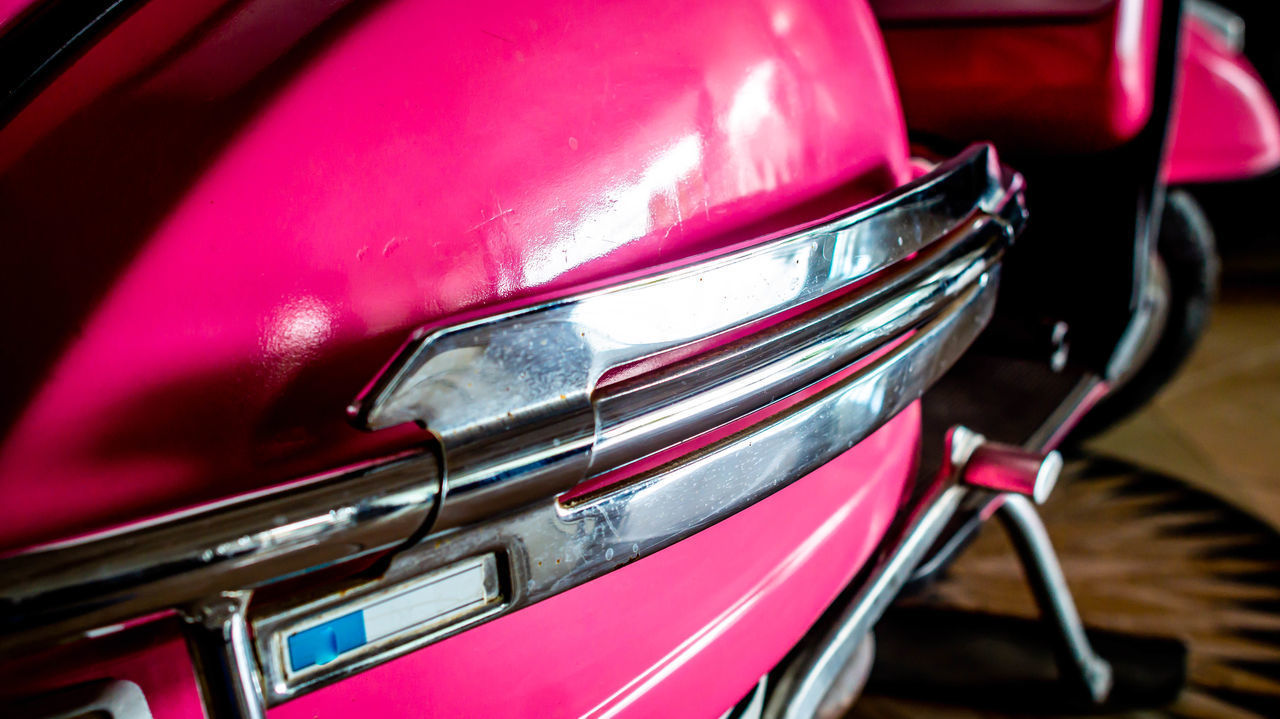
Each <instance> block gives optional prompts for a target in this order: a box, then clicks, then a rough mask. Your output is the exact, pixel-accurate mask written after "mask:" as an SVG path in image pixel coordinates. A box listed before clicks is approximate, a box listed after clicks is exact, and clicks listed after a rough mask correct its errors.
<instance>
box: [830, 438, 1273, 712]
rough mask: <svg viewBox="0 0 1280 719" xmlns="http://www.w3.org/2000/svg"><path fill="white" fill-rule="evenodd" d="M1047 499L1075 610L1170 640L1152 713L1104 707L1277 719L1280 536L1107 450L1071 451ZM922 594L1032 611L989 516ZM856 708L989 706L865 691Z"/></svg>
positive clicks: (971, 605)
mask: <svg viewBox="0 0 1280 719" xmlns="http://www.w3.org/2000/svg"><path fill="white" fill-rule="evenodd" d="M1070 475H1071V479H1070V480H1069V481H1067V482H1066V483H1065V485H1064V486H1062V487H1061V488H1060V489H1059V491H1058V493H1057V495H1056V496H1055V497H1054V499H1053V500H1052V501H1051V502H1050V503H1049V504H1048V505H1047V506H1046V507H1045V508H1044V517H1045V520H1046V523H1047V525H1048V527H1049V531H1050V533H1051V535H1052V536H1053V538H1054V542H1055V545H1056V546H1057V549H1058V551H1059V554H1060V555H1061V557H1062V561H1063V568H1064V570H1065V572H1066V574H1067V576H1068V578H1069V579H1070V581H1071V584H1072V587H1073V590H1074V591H1075V593H1076V598H1077V601H1078V602H1079V605H1080V611H1081V614H1082V615H1083V616H1084V618H1085V621H1086V623H1087V624H1088V625H1089V626H1091V627H1098V628H1102V629H1109V630H1114V631H1120V632H1132V633H1137V634H1144V635H1154V636H1171V637H1176V638H1179V639H1181V640H1183V641H1184V642H1186V644H1187V645H1188V648H1189V650H1190V651H1189V667H1188V669H1189V676H1188V684H1187V687H1186V689H1185V690H1184V691H1183V693H1182V695H1181V696H1180V697H1179V699H1178V701H1177V702H1176V703H1175V704H1174V705H1172V706H1170V707H1167V708H1165V709H1162V710H1160V711H1146V712H1128V713H1125V714H1116V715H1112V716H1123V717H1133V718H1135V719H1136V718H1137V717H1143V718H1150V719H1154V718H1155V717H1178V718H1179V719H1182V718H1185V719H1202V718H1203V719H1208V718H1211V717H1212V718H1214V719H1218V718H1223V719H1234V718H1236V717H1241V718H1244V717H1250V718H1252V717H1280V534H1278V533H1277V532H1275V531H1274V530H1273V529H1271V527H1269V526H1268V525H1267V524H1265V523H1264V522H1261V521H1259V520H1257V519H1255V518H1254V517H1252V516H1250V515H1249V514H1246V513H1244V512H1242V511H1240V510H1238V509H1235V508H1233V507H1231V506H1230V505H1227V504H1225V503H1223V502H1222V501H1221V500H1219V499H1217V498H1216V497H1214V496H1213V495H1210V494H1208V493H1205V492H1201V491H1198V490H1196V489H1192V488H1190V487H1188V486H1187V485H1186V484H1185V483H1183V482H1180V481H1178V480H1175V479H1172V478H1169V477H1166V476H1162V475H1159V474H1155V473H1151V472H1147V471H1143V470H1141V469H1137V468H1135V467H1133V466H1132V465H1128V464H1125V463H1122V462H1117V461H1113V460H1105V459H1090V460H1081V461H1077V462H1075V463H1073V466H1072V467H1071V468H1070ZM925 599H926V600H927V601H928V602H932V603H938V604H940V605H944V606H948V607H958V608H963V609H972V610H979V611H984V612H991V613H997V614H1007V615H1015V616H1034V614H1035V611H1034V607H1033V605H1032V600H1031V596H1030V593H1029V592H1028V591H1027V589H1026V586H1025V584H1024V582H1023V579H1022V575H1021V569H1020V568H1019V567H1018V565H1017V563H1016V562H1015V561H1014V559H1013V557H1012V554H1011V552H1010V551H1009V547H1008V544H1007V543H1006V539H1005V537H1004V536H1003V534H1002V532H1001V531H1000V529H999V527H997V526H995V525H992V526H989V527H987V528H986V529H985V530H984V531H983V533H982V535H981V536H980V537H979V538H978V539H977V541H976V542H975V543H974V545H973V546H972V548H971V549H970V550H969V552H968V553H966V555H965V556H964V557H963V558H962V559H961V560H960V561H959V562H958V563H957V564H956V565H955V567H953V569H952V571H951V573H950V576H949V577H948V578H947V579H946V580H945V581H943V582H941V583H940V584H938V585H937V586H935V587H934V588H932V589H931V591H930V593H929V595H928V596H927V597H926V598H925ZM852 716H853V717H856V718H858V719H891V718H893V719H896V718H898V717H926V716H928V717H944V718H948V719H949V718H952V717H954V718H956V719H959V718H961V717H965V718H970V717H974V718H976V717H991V716H996V715H993V714H987V713H981V712H976V711H973V710H968V709H964V708H959V707H941V706H933V705H928V704H922V703H919V702H906V701H902V700H898V699H889V698H884V697H868V698H865V699H864V701H862V702H860V703H859V706H858V707H857V709H856V710H855V712H854V713H853V714H852Z"/></svg>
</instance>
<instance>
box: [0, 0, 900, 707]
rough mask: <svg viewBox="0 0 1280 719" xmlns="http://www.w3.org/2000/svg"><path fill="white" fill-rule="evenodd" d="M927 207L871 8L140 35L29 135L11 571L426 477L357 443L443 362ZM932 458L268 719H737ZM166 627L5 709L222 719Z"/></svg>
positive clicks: (13, 186) (17, 138)
mask: <svg viewBox="0 0 1280 719" xmlns="http://www.w3.org/2000/svg"><path fill="white" fill-rule="evenodd" d="M912 173H913V170H912V167H911V166H910V164H909V158H908V154H907V147H906V140H905V133H904V129H903V123H902V116H901V110H900V107H899V104H898V100H897V97H896V91H895V88H894V84H893V80H892V77H891V75H890V72H889V68H888V63H887V58H886V56H885V54H884V50H883V46H882V44H881V40H880V36H879V31H878V29H877V27H876V24H875V20H874V18H873V17H872V16H871V13H870V11H869V10H868V9H867V7H865V6H864V5H863V4H862V3H861V2H854V3H847V4H830V3H823V2H808V1H798V0H782V1H763V2H753V3H747V4H743V3H732V4H730V3H700V4H696V5H690V4H688V3H670V2H647V1H646V2H642V3H630V4H625V5H618V6H607V5H605V6H590V7H586V8H584V7H583V6H581V5H580V4H578V3H556V2H536V3H532V4H531V3H527V2H525V3H506V2H481V3H468V4H464V5H449V4H437V3H425V2H417V1H413V0H397V1H393V2H385V3H378V4H366V5H358V4H351V5H350V6H344V4H343V3H327V4H319V5H317V4H315V3H284V4H280V3H269V2H260V1H257V0H251V1H250V2H247V3H243V4H238V5H237V4H230V3H226V4H222V3H217V2H202V3H176V2H170V1H168V0H155V1H153V2H149V3H146V4H144V5H142V6H141V7H140V8H139V9H138V10H137V11H136V12H135V13H134V14H133V15H131V16H130V17H128V18H127V19H126V20H125V21H123V23H121V24H120V25H119V26H118V27H116V28H115V29H113V30H112V31H111V32H110V33H108V34H106V35H105V36H104V37H103V38H102V39H101V40H100V41H99V42H98V43H97V44H96V45H94V46H93V47H92V48H91V49H90V50H89V51H88V52H87V53H86V54H85V55H84V56H83V57H82V58H81V59H79V60H78V61H77V62H76V63H75V64H74V65H73V66H71V67H70V68H69V69H68V70H67V71H66V72H64V73H63V74H62V75H61V76H59V77H58V78H57V79H56V80H55V81H54V82H53V84H52V85H51V86H50V87H48V88H47V89H46V90H45V91H43V92H42V93H41V94H40V95H39V96H37V97H36V98H35V99H34V101H33V102H32V103H31V104H30V105H29V106H27V107H26V108H25V109H24V110H23V111H22V112H21V114H19V115H17V116H16V117H15V118H14V119H13V120H12V121H10V122H9V124H8V125H7V126H5V127H4V128H3V129H2V130H0V204H2V206H3V212H2V213H0V214H3V215H4V216H5V218H6V222H5V224H6V244H7V247H8V250H9V262H10V267H11V268H12V269H13V272H12V277H13V281H12V282H11V283H8V285H7V289H6V290H5V292H6V295H5V302H6V304H7V305H8V306H10V307H17V306H19V304H20V303H21V304H26V305H28V306H30V305H31V303H32V302H37V303H38V304H39V308H40V311H39V312H31V313H25V312H10V313H6V315H5V319H4V322H5V323H6V326H5V330H6V332H5V333H6V334H7V335H9V336H11V337H22V338H24V341H25V349H24V355H23V356H22V357H14V356H12V355H10V358H8V359H6V364H7V365H8V364H12V365H14V366H12V367H8V366H7V367H6V371H7V372H10V373H12V374H14V375H15V376H17V377H20V378H21V381H20V382H18V383H17V385H18V386H21V387H30V388H31V389H30V392H29V394H28V395H26V396H20V397H17V398H15V399H14V401H13V402H12V404H11V405H10V406H6V407H5V411H6V413H7V414H6V415H5V419H6V421H7V422H8V423H10V426H9V427H8V431H7V435H6V438H5V440H4V444H3V445H2V446H0V500H2V502H0V503H2V504H3V506H7V507H10V508H15V510H16V508H21V511H10V512H8V513H7V516H6V521H5V522H3V523H0V546H3V547H4V548H7V549H9V550H17V549H20V548H22V547H26V546H30V545H32V544H36V543H39V542H44V541H48V540H55V539H60V538H65V537H68V536H73V535H76V534H79V533H83V532H86V531H91V530H96V529H101V528H104V527H109V526H112V525H115V524H119V523H122V522H126V521H129V520H134V519H137V518H140V517H144V516H147V515H149V514H151V513H155V512H159V511H164V510H169V509H173V508H177V507H181V506H184V505H190V504H193V503H197V502H201V501H206V500H212V499H217V498H222V497H226V496H230V495H234V494H237V493H240V492H244V491H249V490H254V489H259V488H262V487H264V486H269V485H272V484H274V483H278V482H281V481H284V480H287V479H290V478H293V477H297V476H304V475H307V474H309V473H314V472H317V471H321V470H324V469H327V468H330V467H333V466H340V465H343V464H347V463H350V462H354V461H357V460H360V459H363V458H368V457H376V456H380V455H383V454H387V453H390V452H393V451H396V450H398V449H402V448H404V447H407V446H411V445H413V444H416V443H419V442H421V441H423V436H422V434H421V433H420V430H417V429H416V428H413V427H406V428H399V429H396V430H390V431H384V432H379V433H375V434H363V433H361V432H358V431H356V430H355V429H353V428H352V427H351V426H350V425H349V424H348V423H347V421H346V416H345V411H344V410H345V407H346V405H347V404H348V403H349V402H350V401H351V399H352V397H354V396H355V395H356V394H357V392H358V391H359V390H360V388H361V386H362V385H363V384H364V383H365V382H366V381H367V380H368V379H369V378H370V377H372V376H373V375H374V374H375V373H376V372H377V371H378V369H379V367H380V366H381V364H382V363H383V362H385V360H386V359H387V357H388V356H389V355H390V353H391V352H392V351H393V350H394V349H395V348H396V346H397V345H399V344H400V343H401V342H402V341H403V340H404V338H405V337H406V336H407V335H408V334H409V333H410V332H411V331H412V330H413V329H414V328H415V327H417V326H420V325H422V324H426V323H429V322H433V321H439V320H440V319H442V318H447V317H457V316H462V315H464V314H466V313H468V312H472V313H474V312H475V311H479V310H482V309H483V308H485V307H487V306H491V305H494V304H496V303H503V302H510V301H513V300H519V299H521V298H527V297H533V296H546V295H547V294H549V293H550V294H556V293H564V292H566V291H569V290H572V289H575V288H578V287H581V286H583V285H585V284H588V283H592V282H599V281H605V280H609V279H610V278H613V277H616V276H619V275H622V274H625V273H628V272H634V271H636V270H641V269H643V268H646V267H650V266H654V265H657V264H662V263H669V262H671V261H674V260H678V259H680V258H682V257H686V256H689V255H692V254H694V253H697V252H702V251H706V250H709V249H714V248H716V247H719V246H725V245H729V244H733V243H736V242H741V241H742V240H745V239H750V238H752V237H757V236H760V235H761V234H764V233H767V232H769V231H772V230H776V229H781V228H784V227H788V226H791V225H793V224H796V223H798V222H804V221H808V220H812V219H815V218H818V217H822V216H824V215H826V214H829V213H830V212H832V211H834V210H837V209H842V208H845V207H849V206H852V205H856V204H858V203H860V202H863V201H865V200H868V199H871V198H874V197H876V196H878V195H881V194H883V193H884V192H886V191H888V190H890V189H893V188H894V187H897V186H899V185H901V184H902V183H904V182H906V181H907V180H909V179H910V178H911V177H912V176H913V175H912ZM918 442H919V412H918V409H915V408H912V409H908V410H907V411H905V412H903V413H901V414H900V415H899V417H898V418H897V419H895V420H893V421H892V422H890V423H889V424H888V425H886V426H885V427H883V428H882V429H881V430H879V432H877V433H876V434H875V435H874V436H873V437H871V438H869V439H868V440H866V441H864V442H863V443H862V444H860V445H859V446H858V447H856V448H855V449H854V450H852V451H850V452H849V453H847V454H845V455H843V456H842V457H841V458H839V459H838V460H836V461H834V462H831V463H830V464H828V465H826V466H825V467H823V468H822V469H821V470H820V471H818V472H815V473H813V474H812V475H810V476H808V477H806V478H804V479H802V480H801V481H799V482H797V483H796V484H795V485H793V486H791V487H789V488H788V489H786V490H784V491H782V492H780V493H779V494H777V495H775V496H773V497H771V498H769V499H767V500H765V501H763V502H761V503H759V504H758V505H756V506H755V507H753V508H751V509H750V510H748V511H746V512H743V513H742V514H740V515H737V516H735V517H733V518H731V519H730V520H727V521H725V522H722V523H721V524H718V525H716V526H714V527H712V528H711V529H708V530H706V531H704V532H703V533H701V534H698V535H696V536H695V537H693V538H691V539H689V540H687V541H685V542H683V543H681V544H679V545H677V546H674V547H671V548H669V549H667V550H664V551H662V552H660V553H658V554H657V555H654V556H652V557H649V558H646V559H644V560H641V561H639V562H637V563H635V564H633V565H631V566H628V567H626V568H624V569H622V570H620V571H618V572H615V573H613V574H611V575H608V576H606V577H604V578H602V579H601V580H598V581H595V582H592V583H590V584H588V585H586V586H583V587H581V588H579V589H577V590H574V591H570V592H568V593H566V594H564V595H561V596H559V597H556V598H554V599H553V600H549V601H547V602H544V603H542V604H540V605H537V606H535V607H533V608H531V609H530V610H529V611H522V612H517V613H516V614H513V615H511V616H509V617H506V618H503V619H500V620H498V621H495V622H493V623H491V624H488V625H486V626H483V627H480V628H477V629H476V630H474V631H468V632H465V633H463V634H462V635H459V636H458V637H455V638H453V639H450V640H447V641H444V642H442V643H440V644H437V645H434V646H431V647H429V648H428V649H427V650H424V651H419V652H416V653H414V654H412V655H410V656H406V657H404V658H402V659H400V660H397V661H395V662H392V663H390V664H387V665H385V666H382V667H380V668H378V669H376V670H372V671H369V672H365V673H363V674H360V675H358V676H356V677H353V678H350V679H348V680H345V681H343V682H340V683H339V684H337V685H334V686H332V687H329V688H327V689H325V690H321V691H319V692H316V693H314V694H311V695H308V696H306V697H303V698H301V699H298V700H295V701H293V702H290V703H287V704H285V705H282V706H281V707H279V708H278V709H276V710H274V711H273V716H316V715H322V716H358V715H368V716H379V717H394V716H421V715H422V714H423V713H433V714H436V715H440V716H494V715H529V716H545V715H547V714H548V713H553V714H561V715H569V714H597V715H609V716H612V715H615V714H619V713H626V714H628V715H632V716H654V715H666V716H672V715H709V714H716V713H719V712H721V711H723V710H724V709H725V708H727V707H728V706H730V705H731V704H733V703H734V702H735V701H737V699H738V698H739V697H741V696H742V694H743V693H745V692H746V691H747V689H749V688H750V687H751V685H752V684H753V683H754V682H755V681H756V679H757V678H758V677H759V676H760V675H761V674H763V673H764V672H765V671H767V670H768V669H769V668H770V667H771V666H772V665H773V664H774V663H776V662H777V661H778V660H779V659H780V658H781V657H782V656H783V654H785V653H786V652H787V651H788V649H789V648H790V647H791V646H792V645H793V644H794V643H795V642H796V641H797V640H798V639H799V638H800V637H801V636H802V635H803V634H804V632H805V630H806V629H807V628H808V627H809V625H810V624H811V623H812V622H813V621H814V620H815V619H816V618H817V616H818V614H820V613H821V611H822V610H823V609H824V608H825V607H826V606H827V604H828V603H829V602H830V601H831V600H832V598H833V597H834V596H835V595H836V593H837V592H838V591H839V590H840V589H841V588H842V587H843V586H844V585H845V584H847V582H848V581H849V580H850V579H851V577H852V576H853V574H854V573H855V572H856V571H857V570H858V569H859V568H860V567H861V565H862V564H863V563H864V562H865V561H866V559H867V558H868V556H869V554H870V552H871V551H872V549H873V548H874V547H875V545H876V543H877V542H878V541H879V540H880V538H881V536H882V534H883V533H884V531H885V529H886V528H887V526H888V524H889V522H890V521H891V520H892V519H893V517H894V515H895V513H896V511H897V509H898V507H899V504H900V502H901V500H902V496H903V493H904V491H906V488H907V482H908V479H909V478H910V476H911V475H912V470H913V466H914V461H915V457H916V453H917V448H918ZM172 629H173V627H172V625H170V624H161V625H157V628H155V629H154V630H150V631H154V632H155V633H156V637H155V638H154V640H148V641H153V642H154V645H155V646H154V647H153V648H152V649H147V648H146V647H147V646H148V644H147V642H142V646H141V647H133V648H132V649H131V650H130V652H132V653H131V654H129V657H131V658H130V659H129V660H128V661H125V660H124V659H120V658H117V659H114V660H113V659H111V658H110V657H111V656H113V655H110V653H109V651H108V650H107V649H103V650H101V652H98V651H95V650H93V649H91V648H84V647H81V648H80V649H77V650H76V651H73V652H69V653H64V652H61V651H55V652H54V653H53V654H52V655H51V656H50V657H46V658H44V659H43V660H41V659H39V658H35V659H31V660H29V662H28V666H29V667H34V666H45V667H57V669H56V670H51V671H49V672H35V671H32V672H30V673H29V674H28V680H27V681H22V682H19V681H16V677H18V676H20V675H21V674H20V670H21V668H19V667H12V668H11V669H12V673H9V674H7V675H6V676H7V677H11V678H15V681H14V682H13V683H10V682H9V681H8V680H6V682H5V685H6V686H4V687H3V693H5V694H9V693H13V692H18V691H20V692H30V691H34V690H39V689H48V688H53V687H55V686H59V685H61V684H64V683H69V682H72V681H81V680H84V679H88V678H94V677H95V676H112V677H115V678H125V679H128V678H131V677H130V676H127V675H130V674H132V675H134V676H135V677H138V678H137V682H138V683H139V685H141V686H143V688H144V691H145V692H146V693H147V694H148V695H149V696H151V697H152V709H153V711H154V712H155V713H156V716H157V717H169V716H173V717H177V716H193V715H194V710H193V707H196V706H198V701H197V700H195V699H193V698H192V697H193V694H192V692H194V685H193V684H192V683H191V682H190V675H189V673H183V672H167V673H166V672H163V671H160V669H161V668H162V667H161V665H162V664H171V663H172V662H174V661H175V658H174V654H173V652H172V651H170V649H171V648H172V642H173V639H172V636H171V635H166V632H171V631H172ZM141 631H143V630H142V629H131V630H126V631H125V634H132V633H136V632H141ZM166 636H169V638H165V637H166ZM111 641H115V640H112V639H111V638H104V639H102V640H96V641H90V642H88V645H95V644H97V643H98V642H103V643H104V646H105V644H106V643H109V642H111ZM99 653H102V654H104V655H105V656H106V658H98V659H96V660H95V659H94V657H96V656H97V655H98V654H99ZM42 662H43V663H42ZM152 663H153V664H152ZM122 673H123V674H124V675H126V676H121V674H122ZM175 697H179V698H175Z"/></svg>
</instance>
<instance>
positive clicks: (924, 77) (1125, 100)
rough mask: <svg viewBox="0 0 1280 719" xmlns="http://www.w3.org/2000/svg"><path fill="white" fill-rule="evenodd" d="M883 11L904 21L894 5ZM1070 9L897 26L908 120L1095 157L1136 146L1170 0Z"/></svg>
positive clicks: (890, 30) (892, 47)
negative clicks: (1163, 11) (1075, 12)
mask: <svg viewBox="0 0 1280 719" xmlns="http://www.w3.org/2000/svg"><path fill="white" fill-rule="evenodd" d="M882 4H883V6H884V7H886V8H890V10H889V14H890V16H891V17H892V16H894V15H896V14H899V13H898V11H897V10H894V9H892V7H893V6H895V3H894V2H893V0H885V2H884V3H882ZM958 4H959V5H967V3H958ZM939 5H942V3H939ZM1064 5H1071V3H1047V4H1045V5H1044V6H1043V10H1044V12H1043V13H1039V12H1037V11H1038V10H1040V9H1042V8H1041V6H1040V5H1038V4H1036V3H1029V4H1026V5H1025V6H1024V8H1023V12H1022V13H1020V16H1019V17H1017V18H1010V17H1008V14H1007V13H1005V12H1003V11H998V10H997V9H995V7H994V6H993V9H992V11H991V13H990V14H988V15H986V16H984V17H981V18H969V19H968V20H966V21H965V22H952V21H949V20H948V19H947V18H948V17H949V13H947V12H944V11H943V9H942V8H939V14H940V17H941V19H938V20H936V21H929V20H926V19H925V18H924V17H923V10H924V8H917V9H918V10H920V13H918V14H917V16H915V17H912V18H910V20H909V21H907V22H904V23H901V24H899V23H890V24H889V25H888V26H887V27H886V28H885V41H886V43H887V45H888V48H889V54H890V56H891V57H892V58H893V67H894V71H895V73H896V74H897V78H898V83H899V86H900V87H901V90H902V103H903V107H904V108H905V110H906V115H907V124H908V125H909V126H910V127H911V128H912V129H913V130H920V131H924V132H928V133H931V134H935V135H938V136H941V137H946V138H950V139H953V140H958V141H964V142H968V141H972V140H992V141H994V142H995V143H996V144H997V146H999V147H1000V148H1001V149H1018V150H1033V151H1034V150H1040V151H1049V150H1051V151H1054V152H1061V151H1093V150H1100V149H1105V148H1109V147H1114V146H1116V145H1118V144H1120V143H1123V142H1124V141H1126V140H1129V139H1131V138H1132V137H1133V136H1134V135H1136V134H1137V132H1138V131H1139V130H1141V129H1142V127H1143V126H1144V125H1145V124H1146V122H1147V120H1148V118H1150V116H1151V107H1152V103H1153V101H1154V100H1153V92H1154V86H1155V62H1156V48H1157V45H1158V40H1159V29H1160V2H1159V0H1115V1H1114V2H1111V3H1107V4H1106V7H1104V8H1102V9H1101V10H1100V11H1098V12H1094V13H1091V14H1086V15H1083V16H1075V17H1063V16H1062V14H1061V10H1062V7H1060V6H1064ZM1001 7H1003V5H1002V6H1001Z"/></svg>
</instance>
